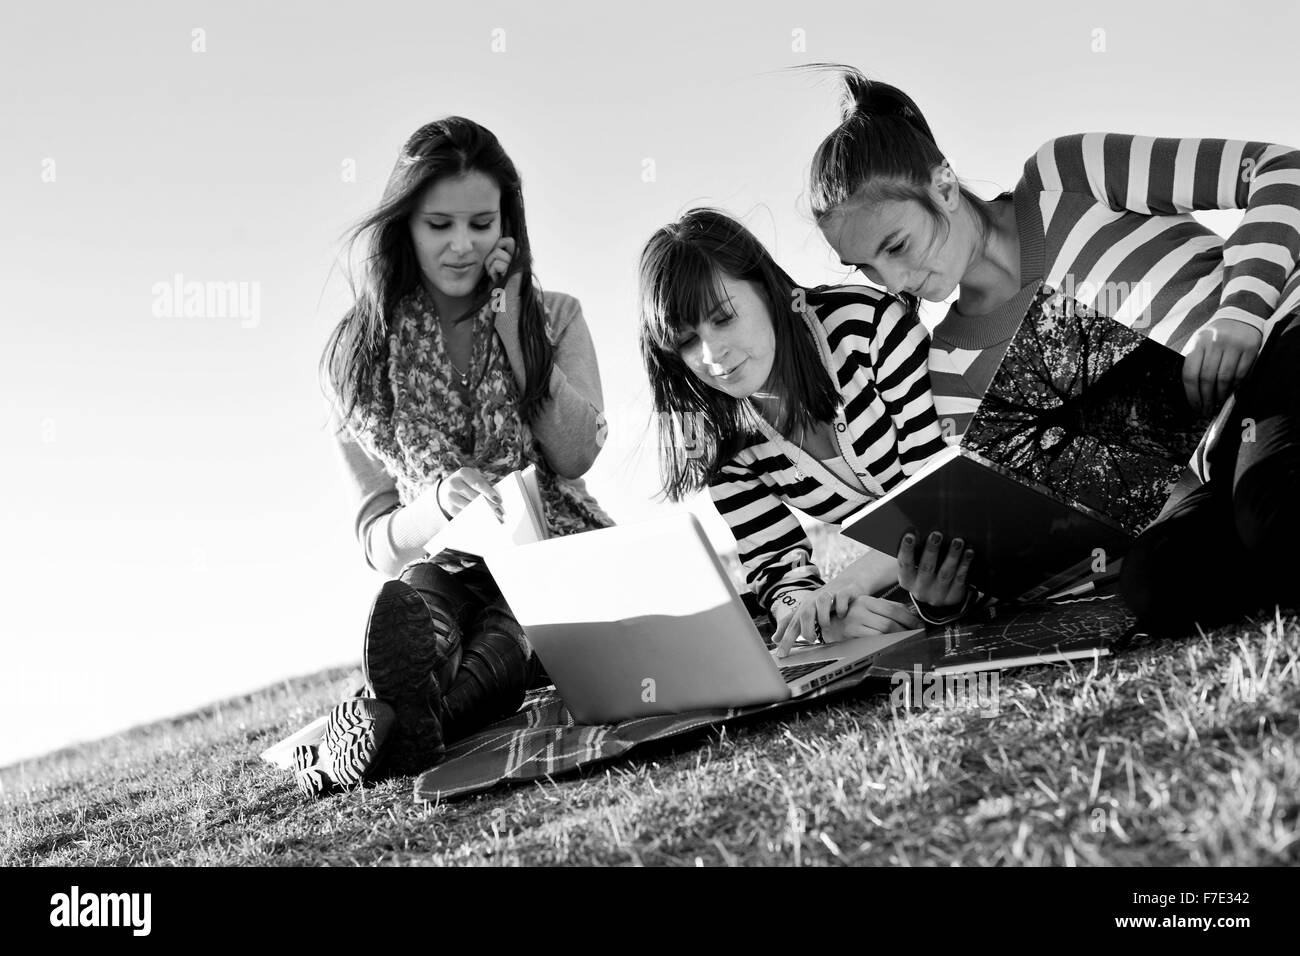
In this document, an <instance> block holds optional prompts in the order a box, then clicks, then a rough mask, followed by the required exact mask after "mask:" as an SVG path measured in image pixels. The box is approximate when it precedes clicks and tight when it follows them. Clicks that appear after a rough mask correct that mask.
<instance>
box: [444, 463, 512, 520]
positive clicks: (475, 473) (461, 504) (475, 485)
mask: <svg viewBox="0 0 1300 956" xmlns="http://www.w3.org/2000/svg"><path fill="white" fill-rule="evenodd" d="M479 495H483V496H485V497H486V498H487V499H488V502H489V504H491V505H492V510H493V511H494V512H495V513H496V516H497V520H498V521H501V520H503V519H504V518H505V510H504V506H503V505H502V503H501V495H500V493H499V492H498V491H497V490H496V489H495V488H494V487H492V482H491V481H489V480H488V479H487V476H485V475H484V474H483V473H482V472H481V471H479V470H478V469H477V468H471V467H470V466H469V465H466V466H465V467H464V468H458V469H456V470H455V471H453V472H452V473H451V474H450V475H448V476H447V477H445V478H443V479H442V481H440V482H439V483H438V507H440V508H442V510H443V513H444V514H446V515H447V516H448V517H451V518H454V517H456V515H458V514H460V513H461V512H462V511H464V510H465V506H466V505H468V504H469V503H470V502H471V501H473V500H474V499H475V498H477V497H478V496H479Z"/></svg>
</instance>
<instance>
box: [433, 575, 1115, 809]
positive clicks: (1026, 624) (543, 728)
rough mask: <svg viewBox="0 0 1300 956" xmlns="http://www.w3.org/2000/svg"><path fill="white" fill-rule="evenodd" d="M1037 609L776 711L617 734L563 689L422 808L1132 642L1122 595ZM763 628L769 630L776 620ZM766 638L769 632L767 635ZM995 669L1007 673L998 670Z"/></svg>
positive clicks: (475, 746)
mask: <svg viewBox="0 0 1300 956" xmlns="http://www.w3.org/2000/svg"><path fill="white" fill-rule="evenodd" d="M1098 590H1099V591H1102V592H1103V593H1101V594H1095V595H1090V596H1087V597H1083V598H1079V599H1075V600H1072V601H1064V602H1058V603H1052V604H1049V603H1043V604H1037V605H1032V606H1029V605H1022V606H1008V607H1006V608H1003V609H1002V610H1001V611H1000V612H998V611H997V610H996V609H989V610H988V611H987V612H986V615H985V616H986V617H987V618H988V619H987V620H984V621H980V622H972V623H971V624H967V625H962V626H948V627H938V628H931V629H930V631H929V633H928V634H927V635H926V636H923V637H921V636H918V637H919V640H913V641H909V642H907V646H904V645H901V644H900V645H897V647H896V648H892V649H890V650H889V651H886V652H885V653H884V654H883V655H882V656H881V657H880V658H878V659H877V660H876V662H875V663H873V664H872V666H870V667H868V668H865V669H863V670H860V671H857V672H856V673H853V674H848V675H846V676H844V677H841V678H839V679H838V680H835V681H832V682H831V683H830V684H827V685H826V686H824V687H821V688H818V689H817V690H815V691H813V692H812V693H810V694H805V695H803V696H802V697H798V698H793V699H790V700H783V701H777V702H776V703H773V704H761V705H756V706H752V707H740V708H716V709H711V710H701V711H694V712H692V713H689V714H672V715H667V716H661V717H640V718H636V719H634V720H626V721H623V722H622V723H620V724H613V725H608V726H583V725H579V724H577V723H575V722H574V719H573V715H572V714H570V713H569V711H568V708H566V707H565V706H564V702H563V701H562V700H560V698H559V696H558V695H557V694H556V692H555V689H554V688H546V689H544V690H539V691H534V692H532V693H530V694H529V695H528V697H527V698H526V699H525V700H524V703H523V705H522V706H521V707H520V709H519V711H518V712H517V713H515V714H514V715H513V716H511V717H508V718H506V719H505V720H501V721H498V722H497V723H495V724H493V725H491V726H490V727H487V728H485V729H483V730H481V731H479V732H478V733H476V734H474V735H472V736H470V737H467V738H465V739H464V740H461V741H458V742H457V743H455V744H452V745H450V746H448V748H447V754H446V757H445V758H444V760H443V761H442V762H441V763H440V764H438V766H436V767H434V768H432V769H431V770H426V771H425V772H424V773H422V774H421V775H420V776H419V777H418V778H417V779H416V781H415V799H416V800H417V801H421V800H426V801H435V800H449V799H453V798H456V797H461V796H465V795H467V794H472V793H478V792H481V791H483V790H487V789H489V788H491V787H493V786H496V785H497V784H499V783H505V782H521V781H529V780H543V779H546V778H549V777H557V776H559V775H561V774H564V773H568V772H570V771H573V770H576V769H578V768H579V767H584V766H588V765H591V764H595V763H598V762H600V761H605V760H611V759H613V758H616V757H619V756H622V755H623V754H625V753H627V752H628V751H629V750H631V749H632V748H633V747H636V746H637V745H639V744H645V743H649V742H651V741H655V740H664V739H666V738H668V737H675V736H677V735H678V734H684V733H687V732H688V731H691V730H696V729H698V728H701V727H706V726H711V725H720V724H724V723H726V722H728V721H732V720H735V719H737V718H741V717H748V716H750V715H754V714H776V713H779V712H781V711H784V710H790V709H793V708H797V707H799V706H800V705H802V704H804V703H806V702H807V701H810V700H815V699H817V698H821V697H825V696H827V695H829V694H838V693H840V692H845V691H852V690H854V689H859V690H861V691H870V692H873V693H881V692H888V691H889V690H890V688H891V686H892V683H893V682H894V681H895V680H896V677H897V674H898V673H899V669H900V668H904V669H905V668H906V667H908V666H910V665H911V664H913V663H914V662H915V663H917V664H920V665H921V666H923V667H924V668H926V669H930V668H932V667H936V666H940V665H945V664H950V663H957V662H959V661H961V662H965V661H967V660H968V659H976V660H978V659H980V658H986V659H988V658H992V659H998V658H1008V657H1017V658H1020V659H1021V660H1022V661H1023V660H1025V658H1026V656H1028V657H1033V656H1035V655H1036V654H1037V653H1039V652H1041V651H1045V650H1046V649H1047V648H1049V647H1053V646H1054V647H1057V648H1059V649H1061V650H1068V649H1070V648H1071V647H1074V648H1078V649H1079V650H1080V651H1081V652H1085V653H1086V652H1087V651H1086V649H1087V648H1090V647H1091V646H1093V645H1095V644H1101V645H1103V646H1106V647H1107V648H1108V649H1113V650H1118V649H1120V648H1121V647H1122V646H1123V645H1124V644H1125V643H1126V642H1127V641H1128V640H1129V639H1131V637H1132V629H1131V626H1130V625H1132V624H1133V619H1132V616H1131V614H1129V612H1128V611H1127V610H1126V609H1125V608H1124V606H1123V604H1122V603H1121V602H1120V601H1119V600H1118V598H1117V596H1116V595H1115V594H1114V593H1113V585H1112V586H1110V587H1103V588H1099V589H1098ZM754 623H755V625H756V626H759V627H760V628H761V629H763V628H765V629H766V630H767V631H769V632H770V629H771V628H770V622H766V621H764V620H762V619H760V618H759V617H757V616H756V617H755V618H754ZM763 636H764V638H765V639H767V638H769V637H770V633H764V634H763ZM986 666H989V667H998V666H999V665H998V664H995V663H990V664H988V665H986Z"/></svg>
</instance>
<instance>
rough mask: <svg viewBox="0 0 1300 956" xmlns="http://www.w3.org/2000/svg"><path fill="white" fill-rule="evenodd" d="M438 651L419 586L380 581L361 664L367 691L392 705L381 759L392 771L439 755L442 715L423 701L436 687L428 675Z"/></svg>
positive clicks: (405, 770)
mask: <svg viewBox="0 0 1300 956" xmlns="http://www.w3.org/2000/svg"><path fill="white" fill-rule="evenodd" d="M440 657H441V655H440V654H439V652H438V644H437V636H436V633H435V629H434V622H433V616H432V614H430V612H429V608H428V605H426V604H425V603H424V599H423V598H422V597H420V594H419V592H418V591H416V590H415V588H413V587H411V586H410V585H409V584H407V583H406V582H405V581H400V580H393V581H388V582H387V583H385V584H384V586H383V588H381V589H380V591H379V595H378V596H377V597H376V598H375V604H374V607H373V608H372V609H371V612H370V623H369V626H368V627H367V628H366V643H365V650H364V653H363V668H364V670H365V676H366V683H367V684H369V685H370V688H371V692H372V693H373V694H374V696H375V697H377V698H379V699H380V700H381V701H383V702H385V703H387V704H388V705H390V706H391V707H392V710H393V714H394V721H393V725H392V733H391V734H390V735H389V740H388V744H387V747H386V748H385V753H384V764H385V766H387V767H388V768H389V769H391V770H392V771H394V772H396V773H401V774H409V773H419V772H420V771H423V770H427V769H428V768H429V767H432V766H433V765H434V764H436V763H437V762H438V761H439V760H440V759H441V758H442V755H443V752H444V749H445V748H444V747H443V742H442V721H441V720H440V719H439V718H438V716H437V715H436V714H435V713H434V712H433V711H432V710H431V709H430V707H429V694H430V691H431V690H436V691H438V692H439V693H440V691H441V688H438V687H437V678H436V677H434V676H433V674H434V669H435V668H436V667H437V665H438V663H439V659H440ZM439 702H440V697H439Z"/></svg>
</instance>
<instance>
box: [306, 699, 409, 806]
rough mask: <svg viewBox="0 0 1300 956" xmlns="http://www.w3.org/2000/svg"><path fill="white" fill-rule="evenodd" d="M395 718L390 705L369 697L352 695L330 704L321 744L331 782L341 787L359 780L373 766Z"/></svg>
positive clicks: (352, 784)
mask: <svg viewBox="0 0 1300 956" xmlns="http://www.w3.org/2000/svg"><path fill="white" fill-rule="evenodd" d="M395 719H396V715H395V714H394V712H393V708H392V707H390V706H388V704H386V703H384V702H383V701H382V700H375V699H374V698H373V697H353V698H349V699H348V700H345V701H342V702H341V703H338V704H335V705H334V709H333V710H331V711H330V715H329V721H328V722H327V723H326V724H325V736H324V738H323V739H322V740H321V747H322V749H323V750H324V752H325V755H326V762H328V764H329V773H330V776H331V777H332V778H333V780H334V782H335V783H337V784H339V785H340V786H342V787H355V786H357V785H358V784H360V783H361V781H362V780H363V779H364V778H365V776H366V774H367V773H369V772H370V771H371V770H372V769H373V768H374V767H375V766H376V764H377V762H378V758H379V749H380V748H381V747H382V746H383V745H384V741H385V740H386V739H387V738H388V734H389V731H390V730H392V727H393V722H394V720H395Z"/></svg>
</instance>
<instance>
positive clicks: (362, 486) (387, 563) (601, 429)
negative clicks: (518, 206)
mask: <svg viewBox="0 0 1300 956" xmlns="http://www.w3.org/2000/svg"><path fill="white" fill-rule="evenodd" d="M543 301H544V302H545V305H546V309H547V311H548V312H549V313H550V324H549V328H548V335H549V337H550V339H551V341H552V344H553V345H554V346H555V365H554V368H553V370H552V372H551V400H550V401H549V402H547V403H546V405H545V407H544V409H543V411H542V414H541V415H540V416H539V417H538V419H537V421H536V422H534V423H533V425H532V429H533V434H534V435H535V436H536V437H537V439H538V442H539V443H540V444H541V446H542V448H543V450H544V451H545V453H546V461H547V463H548V464H549V465H550V466H551V467H552V468H553V469H554V470H555V472H556V473H557V474H558V475H560V476H561V477H562V478H566V479H572V481H570V484H574V485H577V486H578V487H579V488H583V489H585V486H584V485H583V483H582V481H581V476H582V475H584V474H586V472H587V471H588V469H590V468H591V465H592V463H593V462H594V461H595V460H596V455H597V454H598V453H599V452H600V448H601V445H603V444H604V440H605V416H604V400H603V397H602V395H601V389H600V370H599V369H598V367H597V365H596V350H595V347H594V345H593V344H592V341H591V334H590V332H588V330H587V323H586V320H585V319H583V317H582V307H581V306H580V305H579V303H578V300H577V299H575V298H574V297H573V296H571V295H565V294H564V293H563V292H545V293H543ZM514 306H515V303H514V302H513V301H510V300H508V301H507V305H506V308H505V309H504V310H503V311H502V312H500V313H498V314H497V318H496V322H495V324H496V331H497V334H498V335H499V336H500V339H501V343H502V345H504V346H505V352H506V357H507V358H508V359H509V362H510V368H511V371H512V372H513V373H514V376H515V381H516V382H517V383H518V385H519V386H520V388H522V387H523V384H524V354H523V349H522V348H521V346H520V343H519V321H518V315H519V312H518V309H517V308H516V307H514ZM339 424H340V419H339V416H338V408H337V405H336V404H335V405H332V406H331V409H330V428H331V432H332V433H333V434H334V435H335V444H336V446H337V448H338V451H339V454H340V456H341V458H342V463H343V470H344V474H345V476H346V480H347V483H348V491H349V492H350V497H351V500H352V505H353V527H354V530H355V532H356V536H357V541H358V542H359V543H360V545H361V552H362V555H363V556H364V558H365V560H366V563H367V564H368V565H369V566H370V567H371V568H373V569H374V570H376V571H379V572H381V573H382V574H384V575H386V576H387V577H390V578H392V577H396V576H397V575H398V573H400V571H401V569H402V567H403V566H405V565H406V564H408V563H410V562H411V561H414V560H415V559H416V558H419V557H420V556H421V555H422V554H423V553H424V544H425V542H427V541H428V540H429V539H430V538H431V537H433V536H434V534H436V533H437V532H438V531H439V530H440V529H441V528H442V527H443V526H444V525H445V524H446V523H447V519H446V518H444V517H443V516H442V512H441V511H440V510H439V509H438V507H437V504H436V503H435V502H434V501H433V500H432V497H431V496H430V497H429V498H427V499H425V500H423V501H421V500H419V499H417V500H416V501H413V502H411V504H410V505H407V506H403V505H402V504H401V503H400V501H399V499H398V495H397V483H396V481H394V480H393V476H392V475H390V474H389V473H388V471H387V469H386V468H385V466H384V464H383V462H382V461H380V460H379V459H377V458H375V457H373V456H372V455H371V454H370V453H369V452H367V451H366V450H365V449H364V448H363V447H362V446H361V445H359V444H358V443H357V442H356V441H355V440H354V439H353V438H352V435H351V433H350V432H348V431H346V430H344V431H342V432H340V431H339Z"/></svg>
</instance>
